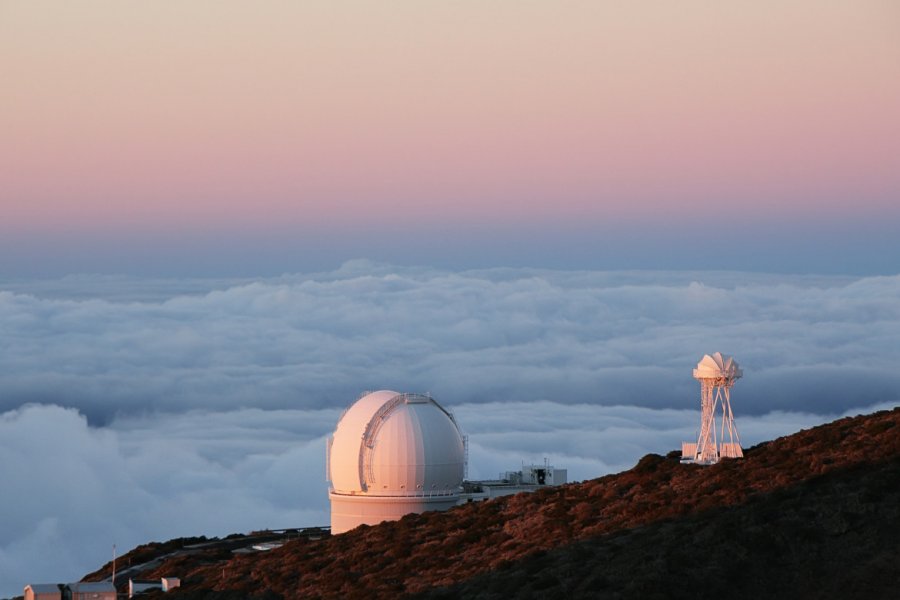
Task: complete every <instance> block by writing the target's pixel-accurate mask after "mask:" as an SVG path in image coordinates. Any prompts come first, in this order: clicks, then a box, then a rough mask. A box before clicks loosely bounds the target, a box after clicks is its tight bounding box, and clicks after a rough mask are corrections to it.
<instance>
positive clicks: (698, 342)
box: [0, 261, 900, 423]
mask: <svg viewBox="0 0 900 600" xmlns="http://www.w3.org/2000/svg"><path fill="white" fill-rule="evenodd" d="M205 285H206V286H207V287H206V288H204V282H196V281H195V282H190V281H182V282H157V283H156V284H154V283H153V282H149V283H148V282H135V281H134V280H128V279H116V278H107V277H97V278H91V277H81V278H75V279H72V280H68V281H62V282H59V281H58V282H54V284H53V285H49V284H47V283H46V282H44V283H42V284H41V283H37V284H29V285H24V284H17V285H12V284H10V285H9V286H4V287H0V289H10V290H12V291H6V292H3V291H0V323H2V325H3V335H2V338H0V389H2V394H0V409H4V410H8V409H12V408H15V407H17V406H20V405H22V404H24V403H27V402H44V403H54V404H59V405H62V406H71V407H75V408H78V409H79V410H80V411H82V412H83V413H85V414H86V415H87V416H88V418H89V419H90V420H91V422H92V423H103V422H108V421H109V420H110V419H111V418H113V417H114V415H116V414H135V413H143V412H181V411H184V410H190V409H206V410H233V409H236V408H240V407H256V408H266V409H281V408H304V409H310V408H328V407H339V406H344V405H346V404H347V403H348V402H349V401H350V400H351V399H353V398H355V397H356V396H357V395H358V394H359V393H360V392H361V391H362V390H366V389H378V388H396V389H402V390H409V391H430V392H432V393H433V394H434V395H435V396H436V397H438V398H439V399H441V400H442V401H443V402H444V403H447V404H451V405H452V404H462V403H481V402H496V401H502V402H509V401H535V400H549V401H553V402H560V403H567V404H570V403H584V404H603V405H611V404H623V405H637V406H644V407H655V408H665V407H672V408H680V407H684V406H685V403H689V402H692V401H693V399H694V397H695V396H696V389H695V388H696V385H695V382H694V381H692V380H691V377H690V373H691V368H692V367H693V365H694V364H695V363H696V362H697V360H699V358H700V357H701V356H702V355H703V354H704V353H707V352H714V351H722V352H726V353H730V354H734V355H735V356H736V357H737V359H738V361H739V362H740V363H741V365H742V366H743V367H744V369H745V372H746V374H747V375H746V378H745V380H744V381H742V382H741V383H740V384H739V387H738V388H737V391H736V401H737V403H738V404H737V405H738V406H739V407H740V408H739V410H740V411H741V412H743V413H753V414H763V413H765V412H768V411H771V410H802V411H809V412H831V413H834V412H838V411H841V410H846V409H848V408H850V407H854V406H867V405H870V404H874V403H877V402H882V401H885V400H886V399H887V400H892V399H896V398H897V397H898V395H900V374H898V373H897V372H896V369H895V368H894V366H895V365H896V364H897V362H898V359H900V348H898V346H897V344H896V340H897V339H900V276H893V277H872V278H863V279H842V278H823V277H810V278H802V277H786V276H763V275H747V274H734V273H667V274H661V273H606V272H564V271H535V270H521V269H517V270H487V271H468V272H460V273H455V272H445V271H437V270H429V269H415V268H395V267H390V266H387V265H378V264H372V263H368V262H364V261H357V262H352V263H347V264H345V265H344V266H343V267H342V268H341V269H340V270H338V271H335V272H331V273H324V274H318V275H311V276H285V277H282V278H278V279H269V280H260V281H255V282H237V283H234V284H231V283H229V282H227V281H224V282H223V281H213V282H206V283H205ZM167 286H168V287H167ZM142 294H143V295H142Z"/></svg>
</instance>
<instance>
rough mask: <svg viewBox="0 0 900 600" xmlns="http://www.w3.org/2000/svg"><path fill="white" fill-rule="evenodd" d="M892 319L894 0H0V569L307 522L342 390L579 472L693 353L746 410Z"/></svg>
mask: <svg viewBox="0 0 900 600" xmlns="http://www.w3.org/2000/svg"><path fill="white" fill-rule="evenodd" d="M751 271H755V273H752V272H751ZM898 336H900V3H898V2H897V1H896V0H840V1H839V0H779V1H774V0H758V1H756V2H714V1H712V0H710V1H704V2H701V1H698V0H681V1H677V2H673V1H671V0H665V1H663V0H642V1H639V2H614V1H612V0H590V1H571V2H562V1H550V0H547V1H543V2H538V1H532V0H515V1H514V0H481V1H479V2H474V1H468V0H467V1H457V2H436V1H421V0H417V1H411V0H394V1H391V2H382V3H378V2H368V1H363V0H354V1H344V0H309V1H302V2H301V1H295V0H279V1H276V0H264V1H258V2H246V1H241V2H236V1H231V0H204V1H201V0H184V1H168V2H163V1H145V2H139V1H124V0H108V1H100V0H79V1H78V2H73V1H68V0H59V1H45V0H0V481H4V482H9V481H15V482H21V481H27V482H29V483H28V486H27V487H28V490H29V501H28V502H22V501H21V495H20V494H18V495H17V494H10V493H4V491H5V490H0V597H2V596H4V595H13V594H19V593H20V592H21V590H22V587H23V585H24V584H25V583H26V582H29V581H31V582H36V581H62V580H72V579H74V578H79V577H81V576H82V575H83V574H84V573H86V572H88V571H91V570H93V569H95V568H96V567H97V566H98V565H99V564H102V563H103V562H104V561H105V560H107V557H108V555H109V550H110V545H111V544H112V543H118V544H119V547H120V548H129V547H132V546H134V545H136V544H140V543H144V542H147V541H148V540H150V539H156V540H162V539H166V538H167V537H175V536H182V535H223V534H227V533H231V532H234V531H249V530H253V529H261V528H264V527H269V526H271V527H283V526H304V525H316V524H322V523H324V522H327V507H326V495H325V483H324V480H323V479H324V477H323V474H324V466H323V465H324V443H325V442H324V439H325V436H326V435H327V434H328V432H329V431H331V429H332V427H333V425H334V423H335V421H336V419H337V418H338V415H339V414H340V411H341V410H342V409H344V408H345V407H346V406H347V405H348V403H349V402H352V400H353V398H355V397H356V396H357V394H359V393H360V392H361V391H363V390H365V389H379V388H396V389H398V390H401V391H413V392H426V391H427V392H430V393H433V394H434V395H435V397H436V398H438V399H439V400H440V401H441V402H442V403H444V404H446V405H447V406H451V407H454V409H456V410H457V415H458V416H459V417H460V422H461V423H462V424H463V428H464V430H466V431H467V432H468V433H469V434H470V435H471V437H470V448H471V449H472V454H471V457H470V468H471V470H470V473H472V474H473V475H475V476H494V474H495V473H497V472H499V471H500V470H506V469H510V468H516V467H517V465H519V464H521V462H520V461H531V460H537V461H540V460H542V459H543V458H544V457H549V459H550V460H552V461H556V462H557V465H558V466H561V467H564V468H568V469H569V474H570V476H571V477H573V478H576V479H578V478H587V477H594V476H597V475H600V474H603V473H607V472H611V471H614V470H620V469H624V468H627V467H629V466H631V465H633V464H634V463H635V462H636V461H637V459H638V458H639V457H640V456H641V455H643V454H645V453H647V452H659V453H665V452H668V451H669V450H670V449H672V448H677V447H678V444H679V443H680V442H681V441H683V440H685V439H689V438H690V437H691V436H692V435H695V428H696V421H697V415H696V404H697V395H698V390H697V388H696V382H695V381H694V380H693V379H691V377H690V373H691V368H692V366H693V365H694V364H695V361H697V360H698V359H699V358H700V357H701V356H702V354H703V353H706V352H714V351H717V350H720V351H723V352H726V353H729V354H731V353H733V354H734V355H735V356H736V358H737V359H738V360H739V362H740V363H741V365H742V366H743V368H744V371H745V377H744V379H743V380H742V381H741V383H740V385H739V387H738V388H737V389H736V392H735V394H736V395H735V412H736V415H737V420H738V422H739V427H740V428H741V433H742V436H743V437H742V440H743V441H744V442H745V443H748V444H754V443H757V442H759V441H762V440H765V439H771V438H773V437H775V436H778V435H783V434H785V433H789V432H791V431H796V430H797V429H799V428H801V427H808V426H811V425H814V424H816V423H821V422H824V421H827V420H831V419H833V418H836V417H837V416H840V415H842V414H856V413H857V412H860V411H871V410H875V409H877V408H888V407H892V406H896V405H897V402H898V398H900V375H898V373H897V369H896V364H897V363H898V361H900V347H898V345H897V343H896V340H897V339H898ZM175 466H177V468H175ZM310 473H314V474H315V476H314V477H312V479H310V480H306V479H304V478H303V477H306V476H309V474H310ZM301 475H302V476H301ZM310 481H313V483H309V482H310ZM86 482H88V483H86ZM19 487H20V488H21V486H19ZM210 506H215V510H210Z"/></svg>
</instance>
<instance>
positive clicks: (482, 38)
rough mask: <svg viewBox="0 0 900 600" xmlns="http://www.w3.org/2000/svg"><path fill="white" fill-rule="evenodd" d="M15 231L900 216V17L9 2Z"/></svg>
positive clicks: (9, 144)
mask: <svg viewBox="0 0 900 600" xmlns="http://www.w3.org/2000/svg"><path fill="white" fill-rule="evenodd" d="M0 73H2V76H3V88H2V93H0V132H2V136H0V206H2V219H0V232H3V231H5V232H7V233H9V232H19V233H21V232H30V233H34V234H36V235H45V234H54V233H58V232H60V231H65V232H68V233H72V232H78V231H84V232H91V231H106V230H116V231H119V232H121V231H126V232H127V231H130V230H134V231H145V230H157V229H167V228H171V227H176V228H178V229H180V230H186V231H189V230H192V229H202V230H204V231H209V230H216V229H217V228H221V229H222V230H223V231H224V230H234V229H235V228H242V227H246V228H255V229H257V230H261V231H264V230H266V229H267V228H269V227H285V226H295V227H299V228H313V229H314V228H317V227H322V226H349V227H360V226H364V225H365V224H368V223H374V224H379V223H395V224H396V223H401V224H405V225H410V226H416V225H423V226H425V225H429V224H434V223H439V222H447V221H449V222H453V223H457V224H460V225H466V224H474V223H478V224H482V225H483V224H485V223H492V222H506V223H509V222H514V223H515V222H521V223H526V224H536V223H541V222H544V221H548V220H549V221H552V222H555V223H567V222H572V223H584V222H593V221H597V222H601V221H604V220H610V219H612V220H621V221H623V222H648V223H659V222H664V221H665V220H667V219H672V218H679V219H685V220H693V219H697V218H701V219H702V218H716V219H718V218H729V219H733V218H737V217H741V218H744V217H747V218H749V219H751V220H756V221H760V220H761V221H766V220H769V219H771V220H773V221H777V220H781V219H796V218H807V217H809V216H814V217H815V218H818V219H825V220H838V221H839V220H841V219H843V218H845V217H847V216H852V217H853V218H864V219H874V220H881V221H883V220H884V219H886V218H888V219H893V220H895V221H900V208H898V205H900V201H898V192H900V8H898V6H897V4H896V3H894V2H892V1H891V0H858V1H841V2H837V1H829V0H808V1H802V2H798V1H794V2H791V1H787V2H754V3H716V2H695V1H686V2H663V1H660V2H636V3H619V2H615V3H614V2H597V1H589V2H565V3H558V2H513V1H508V2H507V1H485V2H478V3H475V2H454V3H449V2H448V3H437V2H412V1H410V2H403V1H401V2H391V3H387V4H382V3H371V2H362V1H358V2H339V1H338V2H335V1H327V2H326V1H320V2H274V1H270V2H260V3H247V2H221V1H215V2H213V1H209V2H198V1H193V2H145V3H138V2H97V1H81V2H78V3H72V2H42V1H35V0H21V1H19V0H6V1H5V2H0Z"/></svg>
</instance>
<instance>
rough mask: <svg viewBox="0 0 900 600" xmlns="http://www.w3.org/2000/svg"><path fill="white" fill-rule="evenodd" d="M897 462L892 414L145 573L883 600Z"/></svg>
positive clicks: (281, 590) (204, 588)
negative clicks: (701, 462)
mask: <svg viewBox="0 0 900 600" xmlns="http://www.w3.org/2000/svg"><path fill="white" fill-rule="evenodd" d="M898 462H900V409H894V410H892V411H883V412H880V413H876V414H873V415H866V416H860V417H855V418H846V419H841V420H839V421H835V422H834V423H830V424H827V425H823V426H820V427H816V428H814V429H810V430H806V431H801V432H799V433H797V434H794V435H791V436H787V437H784V438H780V439H778V440H775V441H772V442H768V443H765V444H760V445H759V446H756V447H754V448H751V449H749V450H748V451H747V452H746V458H745V459H744V460H739V461H724V462H722V463H720V464H718V465H715V466H712V467H698V466H695V465H682V464H680V463H679V461H678V457H677V456H676V454H675V453H672V454H670V455H669V456H668V457H662V456H657V455H648V456H646V457H644V458H643V459H641V461H640V462H639V463H638V464H637V465H636V466H635V467H634V468H633V469H631V470H629V471H626V472H623V473H619V474H616V475H609V476H606V477H602V478H599V479H595V480H591V481H586V482H584V483H580V484H571V485H566V486H562V487H559V488H551V489H547V490H542V491H540V492H537V493H534V494H520V495H518V496H512V497H505V498H499V499H497V500H493V501H490V502H485V503H473V504H468V505H465V506H462V507H459V508H456V509H454V510H451V511H449V512H446V513H426V514H422V515H408V516H407V517H404V518H403V519H401V520H400V521H396V522H392V523H382V524H381V525H378V526H375V527H366V526H363V527H360V528H358V529H356V530H353V531H350V532H348V533H345V534H342V535H338V536H334V537H331V538H326V539H322V540H318V541H313V540H304V539H301V540H297V541H293V542H290V543H288V544H286V545H285V546H283V547H282V548H280V549H277V550H273V551H270V552H265V553H259V554H252V555H241V556H238V555H230V553H227V552H226V553H219V554H217V555H181V556H176V557H172V558H169V559H165V560H162V561H161V562H160V563H157V564H155V565H154V568H153V569H152V570H149V571H145V572H143V573H141V575H140V576H141V577H146V578H153V577H159V576H163V575H167V576H180V577H182V579H183V583H184V587H183V588H182V589H181V590H179V591H177V592H174V593H169V594H168V595H167V596H166V598H167V599H169V600H173V599H174V598H239V597H242V598H247V597H253V596H260V597H262V596H264V597H267V598H279V597H281V598H302V597H322V598H373V597H382V598H393V597H398V596H409V595H413V596H416V595H418V596H420V597H457V596H465V597H485V598H500V597H509V596H511V595H516V596H518V597H535V598H537V597H542V598H543V597H579V596H580V597H598V596H605V597H610V598H613V597H624V598H630V597H642V598H650V597H654V596H655V597H687V596H692V597H697V596H698V594H699V596H700V597H708V596H711V595H713V592H714V591H716V592H722V593H725V592H727V593H728V594H729V595H730V596H731V597H753V596H757V597H760V596H767V597H785V598H786V597H792V598H803V597H810V598H811V597H823V596H825V597H828V596H843V597H852V596H856V595H857V594H856V593H855V592H862V591H867V592H868V596H867V597H870V598H871V597H874V598H878V597H893V594H891V595H890V596H886V595H885V591H886V589H887V588H886V587H885V583H884V582H885V581H887V582H889V583H891V584H892V588H893V587H896V582H897V580H898V578H897V566H896V565H898V564H900V542H898V539H900V522H898V514H897V511H898V509H897V506H898V504H900V502H898V500H900V498H898V489H897V488H898V485H900V476H898V468H900V467H898ZM97 577H99V575H96V574H95V577H94V578H97ZM861 586H862V587H861ZM839 590H850V591H851V592H850V593H846V594H842V593H839ZM831 592H833V593H831Z"/></svg>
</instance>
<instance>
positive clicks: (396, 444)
mask: <svg viewBox="0 0 900 600" xmlns="http://www.w3.org/2000/svg"><path fill="white" fill-rule="evenodd" d="M327 463H328V465H327V472H328V479H329V481H331V484H332V485H331V488H330V490H329V494H328V495H329V499H330V500H331V515H332V519H331V521H332V532H333V533H341V532H342V531H346V530H348V529H352V528H353V527H356V526H357V525H360V524H362V523H368V524H374V523H379V522H381V521H384V520H389V519H396V518H400V517H401V516H403V515H404V514H407V513H410V512H422V511H424V510H443V509H446V508H449V507H451V506H453V505H455V504H456V502H457V500H458V498H459V491H460V485H461V484H462V480H463V473H464V469H465V444H464V442H463V437H462V434H461V433H460V430H459V427H458V426H457V424H456V420H455V419H454V418H453V416H452V415H451V414H450V412H449V411H447V410H446V409H444V408H443V407H442V406H441V405H440V404H438V403H437V402H436V401H435V400H434V399H433V398H430V397H428V396H423V395H420V394H399V393H397V392H392V391H388V390H382V391H378V392H371V393H367V394H365V395H363V396H362V397H360V398H359V400H357V401H356V402H355V403H354V404H353V405H352V406H351V407H350V408H349V409H347V411H345V412H344V414H343V415H342V416H341V418H340V419H339V420H338V423H337V427H336V428H335V430H334V434H333V435H332V436H331V438H330V439H329V441H328V453H327Z"/></svg>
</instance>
